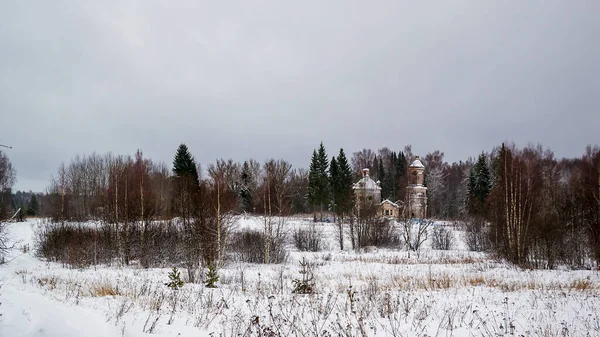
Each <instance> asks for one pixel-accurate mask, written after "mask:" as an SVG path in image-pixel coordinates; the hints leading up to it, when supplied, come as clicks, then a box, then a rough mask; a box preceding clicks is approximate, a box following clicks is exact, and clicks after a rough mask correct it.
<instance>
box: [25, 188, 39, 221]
mask: <svg viewBox="0 0 600 337" xmlns="http://www.w3.org/2000/svg"><path fill="white" fill-rule="evenodd" d="M39 209H40V206H39V204H38V201H37V197H36V196H35V193H34V194H32V195H31V199H29V205H28V206H27V215H30V216H35V215H38V212H39Z"/></svg>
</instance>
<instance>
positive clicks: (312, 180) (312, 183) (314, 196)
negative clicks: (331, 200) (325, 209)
mask: <svg viewBox="0 0 600 337" xmlns="http://www.w3.org/2000/svg"><path fill="white" fill-rule="evenodd" d="M318 171H319V160H318V157H317V150H313V154H312V157H311V159H310V167H309V169H308V195H307V199H308V203H309V204H310V205H311V206H312V208H313V212H314V211H315V207H316V206H318V205H319V174H318Z"/></svg>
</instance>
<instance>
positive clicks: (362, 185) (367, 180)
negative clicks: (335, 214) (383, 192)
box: [352, 176, 381, 190]
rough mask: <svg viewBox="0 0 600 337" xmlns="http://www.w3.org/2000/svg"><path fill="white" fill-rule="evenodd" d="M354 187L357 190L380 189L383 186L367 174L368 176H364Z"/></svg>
mask: <svg viewBox="0 0 600 337" xmlns="http://www.w3.org/2000/svg"><path fill="white" fill-rule="evenodd" d="M352 188H353V189H355V190H359V189H360V190H380V189H381V187H379V184H377V182H376V181H375V180H373V179H371V177H369V176H366V177H362V178H361V179H360V180H359V181H358V182H356V183H355V184H354V185H353V186H352Z"/></svg>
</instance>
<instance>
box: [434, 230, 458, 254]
mask: <svg viewBox="0 0 600 337" xmlns="http://www.w3.org/2000/svg"><path fill="white" fill-rule="evenodd" d="M453 245H454V237H453V236H452V231H450V230H449V229H447V228H446V227H443V226H441V225H436V226H434V227H433V231H432V234H431V247H432V248H433V249H438V250H450V249H451V248H452V246H453Z"/></svg>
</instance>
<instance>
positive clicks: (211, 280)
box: [204, 264, 219, 288]
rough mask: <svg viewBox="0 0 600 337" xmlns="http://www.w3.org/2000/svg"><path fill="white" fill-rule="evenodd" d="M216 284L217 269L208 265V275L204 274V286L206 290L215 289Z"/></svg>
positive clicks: (217, 279) (217, 277) (217, 280)
mask: <svg viewBox="0 0 600 337" xmlns="http://www.w3.org/2000/svg"><path fill="white" fill-rule="evenodd" d="M217 282H219V273H218V272H217V268H216V267H215V266H214V265H212V264H210V265H208V273H206V279H205V280H204V286H205V287H206V288H216V287H217Z"/></svg>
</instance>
